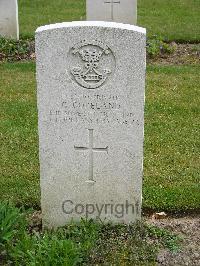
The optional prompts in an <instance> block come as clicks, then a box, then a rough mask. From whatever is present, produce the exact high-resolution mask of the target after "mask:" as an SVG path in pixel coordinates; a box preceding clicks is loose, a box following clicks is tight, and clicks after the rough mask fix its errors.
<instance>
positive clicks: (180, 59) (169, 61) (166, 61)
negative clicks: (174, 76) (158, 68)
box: [147, 42, 200, 65]
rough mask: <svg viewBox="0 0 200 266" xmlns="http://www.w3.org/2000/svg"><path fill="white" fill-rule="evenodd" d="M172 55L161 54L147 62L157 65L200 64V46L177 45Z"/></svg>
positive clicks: (174, 44) (173, 44)
mask: <svg viewBox="0 0 200 266" xmlns="http://www.w3.org/2000/svg"><path fill="white" fill-rule="evenodd" d="M171 45H172V46H174V52H173V53H171V54H161V55H159V56H158V57H156V58H148V59H147V62H148V63H150V64H156V65H184V64H185V65H187V64H200V44H176V43H175V42H173V43H171Z"/></svg>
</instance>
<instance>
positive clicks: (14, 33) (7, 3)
mask: <svg viewBox="0 0 200 266" xmlns="http://www.w3.org/2000/svg"><path fill="white" fill-rule="evenodd" d="M0 35H1V36H3V37H5V38H12V39H16V40H18V39H19V24H18V4H17V0H0Z"/></svg>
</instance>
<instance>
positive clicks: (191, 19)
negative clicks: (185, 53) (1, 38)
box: [18, 0, 200, 42]
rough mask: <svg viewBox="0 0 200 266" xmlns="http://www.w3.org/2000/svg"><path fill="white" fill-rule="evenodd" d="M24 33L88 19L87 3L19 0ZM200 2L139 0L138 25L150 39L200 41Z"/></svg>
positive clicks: (194, 0)
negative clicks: (155, 37)
mask: <svg viewBox="0 0 200 266" xmlns="http://www.w3.org/2000/svg"><path fill="white" fill-rule="evenodd" d="M18 2H19V21H20V34H21V36H22V37H31V36H33V35H34V32H35V30H36V28H37V27H38V26H41V25H46V24H50V23H58V22H63V21H74V20H85V13H86V12H85V1H84V0H51V1H49V0H34V1H30V0H19V1H18ZM199 13H200V1H199V0H168V1H166V0H151V1H150V0H139V1H138V25H140V26H143V27H146V28H147V31H148V34H149V36H151V35H154V34H156V35H161V36H162V37H163V38H165V39H168V40H179V41H191V42H194V41H200V27H199V23H200V18H199Z"/></svg>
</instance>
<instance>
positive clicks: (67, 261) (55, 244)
mask: <svg viewBox="0 0 200 266" xmlns="http://www.w3.org/2000/svg"><path fill="white" fill-rule="evenodd" d="M30 214H31V212H30V210H29V215H27V211H26V212H22V211H21V209H18V208H16V207H13V206H12V205H11V204H8V203H6V202H0V264H1V265H11V264H12V265H20V266H23V265H24V266H26V265H38V266H40V265H46V266H49V265H55V266H56V265H58V266H62V265H63V266H68V265H69V266H71V265H74V266H75V265H102V264H103V265H127V266H128V265H138V266H139V265H156V258H157V254H158V252H159V249H163V248H165V250H167V249H168V250H169V251H171V252H177V251H178V250H180V248H181V239H180V237H179V236H177V235H174V234H173V233H171V232H170V231H168V230H165V229H161V228H158V227H155V226H152V225H148V224H145V223H143V222H142V223H136V224H131V225H128V226H127V225H113V224H103V223H99V222H98V223H97V222H94V221H92V220H81V221H80V223H70V224H68V225H66V226H65V227H63V228H59V229H57V230H51V231H50V230H46V229H45V230H43V231H41V230H35V229H36V228H32V229H30V228H31V227H30V222H31V220H30V216H31V215H30ZM2 262H3V263H2Z"/></svg>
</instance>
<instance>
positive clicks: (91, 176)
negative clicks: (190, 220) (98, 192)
mask: <svg viewBox="0 0 200 266" xmlns="http://www.w3.org/2000/svg"><path fill="white" fill-rule="evenodd" d="M88 130H89V147H77V146H74V149H75V150H77V151H85V150H88V151H89V179H88V180H87V181H86V182H89V183H94V182H95V181H94V154H93V153H94V152H107V153H108V146H107V147H106V148H94V147H93V142H94V137H93V129H88Z"/></svg>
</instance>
